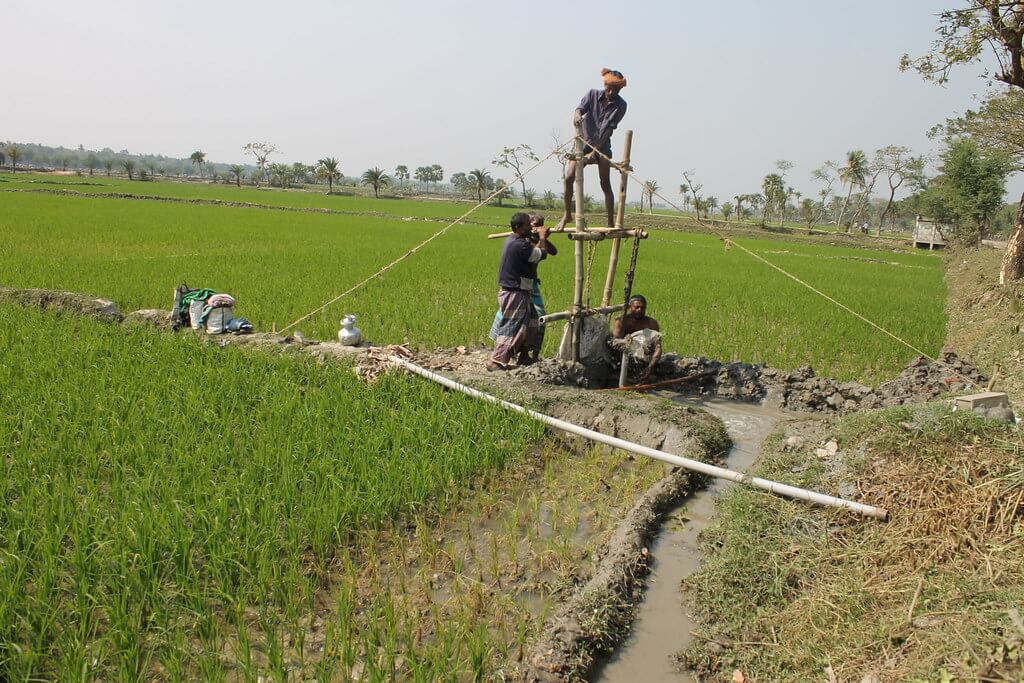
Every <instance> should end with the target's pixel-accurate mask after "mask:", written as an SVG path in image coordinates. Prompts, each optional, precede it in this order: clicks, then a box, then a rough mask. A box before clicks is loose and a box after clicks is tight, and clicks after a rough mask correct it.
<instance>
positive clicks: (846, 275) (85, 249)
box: [0, 176, 945, 383]
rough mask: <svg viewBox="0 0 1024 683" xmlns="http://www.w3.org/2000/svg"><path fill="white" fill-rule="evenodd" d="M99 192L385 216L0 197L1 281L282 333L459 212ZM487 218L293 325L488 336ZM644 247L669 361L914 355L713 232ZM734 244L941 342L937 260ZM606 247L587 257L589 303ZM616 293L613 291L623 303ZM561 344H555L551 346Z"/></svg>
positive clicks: (166, 186)
mask: <svg viewBox="0 0 1024 683" xmlns="http://www.w3.org/2000/svg"><path fill="white" fill-rule="evenodd" d="M28 180H39V178H26V179H21V178H19V179H17V180H10V176H7V180H6V182H4V183H0V190H5V189H14V188H15V187H16V186H18V187H22V188H24V187H34V186H35V185H38V184H39V183H35V184H33V183H29V182H26V181H28ZM54 182H57V181H54ZM60 182H74V181H60ZM79 182H99V181H98V180H96V181H92V180H91V181H79ZM110 185H111V186H113V187H116V188H117V189H118V191H124V190H125V189H129V190H131V191H133V192H134V193H137V194H138V193H146V194H153V195H167V196H178V197H183V198H201V197H210V196H213V197H215V198H218V199H222V200H227V201H245V202H258V203H262V204H282V205H289V206H330V207H331V208H335V209H338V210H342V211H354V212H362V211H374V212H382V213H386V214H393V215H394V218H391V217H388V216H380V215H337V214H327V215H324V214H317V213H303V212H281V211H272V210H263V209H256V208H234V207H224V206H208V205H192V204H182V203H168V202H158V201H146V200H125V199H110V198H98V197H87V196H67V195H50V194H37V193H22V192H3V191H0V208H2V211H0V284H4V285H9V286H19V287H51V288H58V289H67V290H73V291H80V292H85V293H90V294H94V295H96V296H103V297H106V298H110V299H112V300H114V301H116V302H117V303H119V304H120V305H121V306H122V308H123V309H125V310H132V309H135V308H160V307H168V306H169V305H170V298H171V291H172V289H173V288H174V286H175V285H177V284H178V283H180V282H182V281H186V282H188V283H189V284H190V285H191V286H193V287H212V288H214V289H217V290H220V291H226V292H229V293H231V294H233V295H234V296H235V297H236V298H237V299H238V306H237V308H236V314H237V315H242V316H245V317H247V318H249V319H250V320H252V321H253V322H254V323H255V324H256V326H257V328H259V329H269V328H270V327H271V324H272V323H275V322H276V324H277V326H278V327H279V328H280V327H282V326H283V325H286V324H288V323H290V322H292V321H294V320H296V319H298V318H299V317H301V316H302V315H304V314H306V313H308V312H309V311H311V310H313V309H315V308H316V307H318V306H320V305H321V304H323V303H324V302H326V301H328V300H329V299H331V298H332V297H334V296H335V295H337V294H340V293H341V292H343V291H345V290H346V289H348V288H349V287H350V286H351V285H353V284H355V283H356V282H358V281H360V280H362V279H363V278H365V277H366V276H368V275H370V274H372V273H374V272H375V271H376V270H378V269H379V268H380V267H381V266H383V265H384V264H386V263H389V262H390V261H392V260H393V259H394V258H396V257H397V256H399V255H401V254H402V253H404V252H405V251H406V250H407V249H409V248H410V247H412V246H413V245H415V244H417V243H418V242H420V241H421V240H423V239H425V238H426V237H427V236H429V235H430V234H432V233H433V232H434V231H436V230H438V229H440V227H442V226H443V223H433V222H422V221H412V220H403V219H404V218H407V217H411V216H418V217H433V218H437V217H451V216H457V215H459V214H461V213H463V212H464V211H465V210H466V209H467V205H465V204H455V203H444V202H435V201H414V200H390V199H387V200H379V201H375V200H373V199H372V198H364V197H339V196H333V195H332V196H330V197H328V196H324V195H320V194H314V193H304V192H275V191H264V190H256V189H250V188H242V189H238V188H234V187H230V186H223V185H222V186H204V185H195V184H183V183H172V182H164V183H158V182H150V183H134V184H129V183H127V182H126V181H111V183H110ZM126 185H127V186H128V187H127V188H126V187H124V186H126ZM75 189H76V191H78V190H83V189H84V190H96V189H104V190H105V189H106V188H104V187H99V188H98V186H84V187H76V188H75ZM482 211H483V212H484V213H483V214H482V215H481V214H479V213H478V214H474V216H473V218H474V219H475V220H484V221H493V223H494V227H490V228H489V227H486V226H479V225H470V226H457V227H455V228H453V229H452V230H451V231H450V232H449V233H448V234H446V235H445V236H443V237H442V238H440V239H438V240H436V241H434V242H432V243H431V244H429V245H428V246H426V247H425V248H423V249H422V250H421V251H419V252H418V253H417V254H415V255H414V256H413V257H412V258H410V259H409V260H408V261H406V262H404V263H402V264H400V265H399V266H398V267H396V268H395V269H393V270H392V271H390V272H389V273H388V274H386V275H385V276H384V277H383V278H380V279H377V280H374V281H373V282H371V283H370V284H369V285H367V286H366V287H364V288H362V289H360V290H359V291H357V292H355V293H354V294H352V295H350V296H349V297H347V298H345V299H344V300H342V301H340V302H338V303H337V304H335V305H333V306H332V307H330V308H329V309H328V310H326V311H325V312H324V313H322V314H318V315H317V316H315V317H314V318H311V319H310V320H308V321H306V322H303V323H302V324H301V325H300V326H299V329H300V330H301V331H302V332H303V333H304V334H305V335H306V336H310V337H315V338H332V337H333V336H334V335H335V334H336V332H337V329H338V320H339V319H340V318H341V316H342V315H343V314H345V313H355V314H357V316H358V317H359V325H360V327H361V328H362V329H363V331H364V334H365V336H366V337H367V338H369V339H371V340H373V341H375V342H403V341H410V342H413V343H414V344H417V345H422V346H428V347H432V346H454V345H459V344H471V343H474V342H478V341H482V340H483V339H484V337H485V335H486V331H487V329H488V326H489V323H490V320H491V318H492V316H493V310H494V308H495V294H496V285H495V282H494V280H495V272H496V266H497V259H498V255H499V252H500V248H501V242H500V240H487V239H485V237H484V235H485V234H486V233H487V232H491V231H493V230H495V229H496V227H497V226H499V225H501V224H502V223H503V222H504V221H505V220H507V217H508V216H509V215H510V214H511V211H512V210H511V209H499V208H496V207H486V208H485V209H483V210H482ZM652 237H653V238H652V239H650V240H648V241H647V242H645V243H644V245H643V247H642V249H641V256H640V261H639V266H638V271H637V277H636V282H635V285H634V291H636V292H641V293H644V294H646V295H647V296H648V299H649V300H650V310H649V312H650V314H651V315H653V316H654V317H656V318H658V320H659V322H661V324H662V328H663V329H664V330H665V331H666V333H667V335H668V337H667V340H666V346H667V348H668V349H669V350H671V351H675V352H677V353H680V354H682V355H704V356H708V357H713V358H721V359H725V360H744V361H749V362H760V363H768V364H771V365H773V366H776V367H782V368H793V367H797V366H800V365H806V364H811V365H813V366H814V367H815V369H816V370H817V371H818V372H819V373H820V374H824V375H829V376H833V377H838V378H843V379H860V380H862V381H865V382H869V383H870V382H877V381H879V380H883V379H886V378H888V377H891V376H892V375H894V374H895V373H896V372H898V370H899V368H900V367H902V366H903V365H904V364H905V363H906V362H907V361H908V360H910V359H911V358H912V357H913V356H914V355H915V354H914V353H913V351H911V350H909V349H907V348H906V347H904V346H901V345H899V344H898V343H896V342H895V341H893V340H891V339H889V338H887V337H885V336H882V335H880V334H879V333H878V332H877V331H874V330H872V329H871V328H870V327H868V326H867V325H865V324H864V323H863V322H861V321H859V320H857V319H855V318H854V317H852V316H850V315H849V314H848V313H846V312H844V311H842V310H840V309H839V308H837V307H835V306H834V305H833V304H831V303H828V302H827V301H825V300H824V299H822V298H821V297H819V296H817V295H815V294H813V293H812V292H810V291H808V290H806V289H805V288H803V287H801V286H799V285H798V284H796V283H794V282H792V281H791V280H789V279H787V278H784V277H782V276H781V275H779V274H778V273H776V272H774V271H773V270H771V269H770V268H768V267H767V266H765V265H763V264H761V263H758V262H756V261H755V260H753V259H752V258H750V257H749V256H748V255H746V254H744V253H742V252H741V251H739V250H737V249H732V250H730V251H726V250H725V249H723V247H722V243H721V242H719V241H718V240H717V239H715V238H714V237H712V236H708V235H691V234H685V233H678V232H665V233H654V234H653V235H652ZM556 239H557V240H558V244H559V245H560V246H561V248H562V252H561V253H560V255H559V256H557V257H554V258H552V259H550V260H549V261H547V262H546V263H544V264H543V265H542V266H541V278H542V280H543V283H544V284H543V290H544V293H545V298H546V300H547V306H548V310H549V311H554V310H564V309H566V308H568V307H569V304H570V299H571V292H572V265H573V264H572V261H573V259H572V253H571V252H572V246H571V243H569V242H568V240H566V239H564V238H563V237H557V238H556ZM741 242H742V244H743V245H744V246H746V247H748V248H749V249H751V250H753V251H755V252H758V253H760V254H762V255H763V256H765V257H766V258H767V259H769V260H770V261H772V262H773V263H776V264H777V265H779V266H781V267H783V268H785V269H787V270H788V271H790V272H792V273H794V274H795V275H797V276H799V277H801V278H803V279H805V280H806V281H808V282H810V283H812V284H813V285H815V286H816V287H818V288H819V289H821V290H823V291H825V292H826V293H828V294H829V295H831V296H833V297H835V298H836V299H838V300H840V301H842V302H844V303H846V304H847V305H849V306H851V307H852V308H854V309H855V310H858V311H860V312H861V313H863V314H864V315H866V316H867V317H868V318H870V319H872V320H874V321H876V322H878V323H879V324H880V325H882V326H884V327H886V328H887V329H889V330H891V331H893V332H894V333H895V334H897V335H899V336H900V337H902V338H904V339H906V340H908V341H910V342H911V343H913V344H914V345H915V346H917V347H918V348H920V349H922V350H924V351H927V352H929V353H934V352H937V351H938V350H939V348H940V346H941V344H942V340H943V338H944V329H945V318H944V311H943V307H944V300H945V285H944V283H943V275H942V264H941V261H940V259H939V258H938V257H936V256H932V255H928V254H915V253H909V252H888V251H872V250H866V249H852V248H839V247H831V246H828V245H817V244H807V243H796V242H779V241H773V240H752V239H744V240H741ZM607 249H608V247H607V245H600V246H599V247H598V253H597V256H596V263H597V264H599V267H598V269H597V270H598V271H599V276H598V277H596V278H595V280H596V281H595V282H594V283H593V288H592V289H593V290H594V292H595V294H594V298H595V300H596V298H598V297H599V293H598V292H599V289H600V287H601V286H602V285H603V279H604V278H603V269H604V268H603V263H604V262H605V261H606V258H607ZM620 280H621V276H620ZM620 292H621V285H618V286H617V287H616V296H621V293H620ZM557 336H558V334H557V332H556V333H555V334H550V335H548V338H549V342H548V344H549V348H553V346H554V344H555V343H557V339H556V338H557Z"/></svg>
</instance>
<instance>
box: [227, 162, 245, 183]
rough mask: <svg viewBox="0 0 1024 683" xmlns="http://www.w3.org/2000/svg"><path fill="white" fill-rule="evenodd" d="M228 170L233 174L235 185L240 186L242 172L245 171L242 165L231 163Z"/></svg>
mask: <svg viewBox="0 0 1024 683" xmlns="http://www.w3.org/2000/svg"><path fill="white" fill-rule="evenodd" d="M228 170H229V171H231V174H232V175H234V176H235V185H237V186H238V187H241V186H242V174H243V173H245V167H244V166H242V165H241V164H232V165H231V166H230V167H228Z"/></svg>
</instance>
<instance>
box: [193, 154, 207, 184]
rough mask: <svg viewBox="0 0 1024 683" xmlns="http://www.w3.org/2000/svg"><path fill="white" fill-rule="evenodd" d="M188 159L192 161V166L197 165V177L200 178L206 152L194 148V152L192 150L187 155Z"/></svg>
mask: <svg viewBox="0 0 1024 683" xmlns="http://www.w3.org/2000/svg"><path fill="white" fill-rule="evenodd" d="M189 160H190V161H191V162H192V165H193V166H198V167H199V177H200V178H202V177H203V164H204V163H206V152H203V151H201V150H196V151H195V152H192V154H191V155H189Z"/></svg>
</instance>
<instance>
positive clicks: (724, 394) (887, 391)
mask: <svg viewBox="0 0 1024 683" xmlns="http://www.w3.org/2000/svg"><path fill="white" fill-rule="evenodd" d="M936 360H937V361H938V362H933V361H931V360H929V359H927V358H925V357H923V356H921V357H918V358H915V359H914V360H913V361H911V362H910V363H909V364H908V365H907V367H906V368H904V369H903V371H902V372H901V373H900V374H899V375H898V376H897V377H896V378H895V379H893V380H891V381H889V382H885V383H883V384H881V385H879V386H877V387H875V388H871V387H868V386H865V385H863V384H861V383H859V382H839V381H837V380H834V379H829V378H827V377H817V376H815V374H814V370H813V369H812V368H811V367H809V366H805V367H801V368H797V369H796V370H793V371H786V370H779V369H777V368H771V367H767V366H762V365H750V364H748V363H722V362H720V361H715V360H709V359H707V358H678V357H673V356H671V355H670V356H668V357H667V358H665V359H663V360H662V362H661V363H659V365H658V367H657V368H656V372H655V373H653V374H656V375H657V377H658V379H666V380H667V379H673V378H676V377H680V378H681V377H687V376H692V375H698V374H706V375H707V377H706V378H704V379H703V380H701V381H700V382H699V383H698V384H696V385H695V386H690V387H689V388H690V389H692V390H695V391H697V392H698V393H700V394H705V395H711V396H718V397H721V398H732V399H740V400H748V401H751V400H753V401H757V400H762V399H768V400H771V401H776V402H778V404H779V405H780V406H781V407H783V408H786V409H788V410H798V411H803V412H828V413H848V412H852V411H855V410H860V409H862V408H884V407H889V406H897V405H903V404H905V403H919V402H923V401H930V400H933V399H935V398H936V397H938V396H941V395H943V394H949V393H955V392H963V391H967V390H971V389H978V388H980V387H983V386H984V385H985V383H986V382H987V381H988V378H987V377H985V376H984V375H982V374H981V373H980V372H979V371H978V370H977V368H975V367H973V366H972V365H971V364H970V363H968V362H966V361H964V360H962V359H960V358H959V357H957V355H956V354H955V353H953V352H951V351H947V352H945V353H943V354H942V355H941V356H940V357H939V358H938V359H936Z"/></svg>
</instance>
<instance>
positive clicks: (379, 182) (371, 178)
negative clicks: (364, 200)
mask: <svg viewBox="0 0 1024 683" xmlns="http://www.w3.org/2000/svg"><path fill="white" fill-rule="evenodd" d="M362 181H363V185H372V186H373V196H374V197H376V198H377V199H380V188H382V187H387V186H388V185H390V184H391V176H389V175H388V174H387V173H385V172H384V169H380V168H377V167H374V168H370V169H367V170H365V171H363V177H362Z"/></svg>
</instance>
